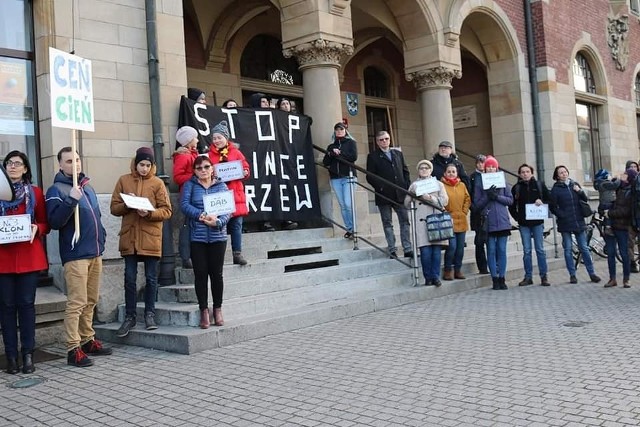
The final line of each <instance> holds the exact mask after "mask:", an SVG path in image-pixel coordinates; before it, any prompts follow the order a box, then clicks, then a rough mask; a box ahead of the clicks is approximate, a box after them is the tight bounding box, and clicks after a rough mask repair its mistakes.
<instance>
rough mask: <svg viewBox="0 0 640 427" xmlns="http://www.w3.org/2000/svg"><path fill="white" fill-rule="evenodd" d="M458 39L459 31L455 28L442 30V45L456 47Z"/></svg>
mask: <svg viewBox="0 0 640 427" xmlns="http://www.w3.org/2000/svg"><path fill="white" fill-rule="evenodd" d="M459 38H460V31H459V30H457V29H455V28H451V27H449V28H445V30H444V44H445V45H447V46H448V47H456V45H457V44H458V39H459Z"/></svg>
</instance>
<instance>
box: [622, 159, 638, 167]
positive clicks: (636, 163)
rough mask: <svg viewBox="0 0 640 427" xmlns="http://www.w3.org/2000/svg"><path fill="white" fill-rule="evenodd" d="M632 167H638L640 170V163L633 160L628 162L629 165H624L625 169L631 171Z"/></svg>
mask: <svg viewBox="0 0 640 427" xmlns="http://www.w3.org/2000/svg"><path fill="white" fill-rule="evenodd" d="M631 165H636V168H637V169H640V166H639V165H638V162H634V161H633V160H627V163H626V164H625V165H624V168H625V169H629V168H630V167H631Z"/></svg>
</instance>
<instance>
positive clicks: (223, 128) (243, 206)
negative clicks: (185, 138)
mask: <svg viewBox="0 0 640 427" xmlns="http://www.w3.org/2000/svg"><path fill="white" fill-rule="evenodd" d="M211 137H212V141H213V143H212V144H211V147H210V148H209V159H210V160H211V163H212V164H213V165H217V164H219V163H226V162H235V161H239V162H241V163H242V172H243V175H244V178H243V179H247V178H248V177H249V163H248V162H247V159H245V157H244V154H242V152H241V151H240V150H238V148H237V147H236V146H235V144H234V142H233V141H231V140H230V135H229V128H228V125H227V122H226V121H225V120H223V121H221V122H220V123H218V124H217V125H215V126H214V127H213V128H212V129H211ZM243 179H234V180H232V181H228V182H227V183H226V184H227V187H228V188H229V190H231V191H233V199H234V201H235V205H236V210H235V212H234V213H233V214H232V215H231V219H229V222H228V223H227V231H228V232H229V234H230V235H231V250H232V251H233V263H234V264H238V265H247V260H246V259H245V258H244V257H243V256H242V218H243V217H245V216H247V214H249V208H247V196H246V195H245V193H244V184H243V183H242V181H243Z"/></svg>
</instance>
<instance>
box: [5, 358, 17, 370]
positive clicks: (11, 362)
mask: <svg viewBox="0 0 640 427" xmlns="http://www.w3.org/2000/svg"><path fill="white" fill-rule="evenodd" d="M6 372H7V374H17V373H18V372H20V367H19V366H18V359H17V358H15V357H7V370H6Z"/></svg>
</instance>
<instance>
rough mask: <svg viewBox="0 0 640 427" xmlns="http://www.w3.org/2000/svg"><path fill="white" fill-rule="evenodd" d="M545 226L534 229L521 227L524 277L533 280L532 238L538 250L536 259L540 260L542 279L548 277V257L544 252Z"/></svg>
mask: <svg viewBox="0 0 640 427" xmlns="http://www.w3.org/2000/svg"><path fill="white" fill-rule="evenodd" d="M543 233H544V224H538V225H534V226H533V227H525V226H522V225H521V226H520V238H521V239H522V250H523V252H524V254H523V255H522V262H523V263H524V277H526V278H527V279H531V278H532V277H533V263H532V256H531V238H533V245H534V247H535V250H536V258H537V260H538V271H539V272H540V277H542V276H546V275H547V271H548V270H547V256H546V254H545V252H544V236H543Z"/></svg>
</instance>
